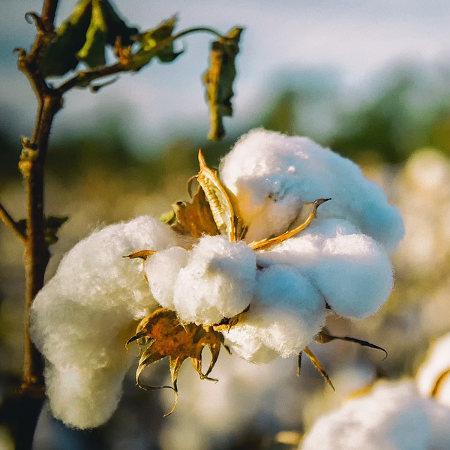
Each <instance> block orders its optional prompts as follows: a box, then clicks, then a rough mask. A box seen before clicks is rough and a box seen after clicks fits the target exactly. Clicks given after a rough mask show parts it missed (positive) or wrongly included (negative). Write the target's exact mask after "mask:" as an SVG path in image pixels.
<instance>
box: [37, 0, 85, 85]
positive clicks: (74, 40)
mask: <svg viewBox="0 0 450 450" xmlns="http://www.w3.org/2000/svg"><path fill="white" fill-rule="evenodd" d="M91 13H92V2H91V0H81V1H79V2H78V3H77V5H76V6H75V8H74V10H73V12H72V14H71V15H70V16H69V17H68V18H67V19H66V20H65V21H64V22H63V23H62V24H61V25H60V26H59V27H58V28H57V30H56V33H55V35H54V37H53V38H52V40H51V42H50V43H49V44H48V46H47V48H46V50H45V51H44V52H43V53H42V55H41V57H40V58H39V66H40V69H41V72H42V74H43V75H44V76H46V77H54V76H62V75H64V74H65V73H67V72H68V71H69V70H73V69H75V67H76V66H77V65H78V58H77V53H78V51H79V50H80V49H81V48H82V47H83V45H84V43H85V41H86V32H87V30H88V28H89V24H90V21H91Z"/></svg>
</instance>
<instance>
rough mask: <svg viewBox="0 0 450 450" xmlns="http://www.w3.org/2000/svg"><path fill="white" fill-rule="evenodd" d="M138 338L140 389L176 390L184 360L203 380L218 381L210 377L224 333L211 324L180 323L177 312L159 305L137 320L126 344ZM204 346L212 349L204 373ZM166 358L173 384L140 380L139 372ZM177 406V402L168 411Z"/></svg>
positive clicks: (137, 372) (138, 377)
mask: <svg viewBox="0 0 450 450" xmlns="http://www.w3.org/2000/svg"><path fill="white" fill-rule="evenodd" d="M134 341H137V342H138V345H139V347H140V358H139V364H138V368H137V370H136V384H137V385H138V386H139V387H140V388H142V389H163V388H170V389H173V390H174V392H175V393H176V394H177V393H178V385H177V382H178V373H179V371H180V368H181V365H182V364H183V362H184V361H185V360H186V359H191V361H192V364H193V366H194V368H195V370H196V371H197V373H198V374H199V376H200V378H201V379H202V380H212V381H217V380H216V379H214V378H210V377H209V374H210V373H211V371H212V370H213V368H214V366H215V364H216V362H217V359H218V357H219V353H220V348H221V345H222V344H223V335H222V334H221V333H219V332H217V331H215V330H214V329H213V327H211V326H201V325H195V324H193V323H189V324H182V323H181V322H180V321H179V319H178V317H177V315H176V313H175V312H174V311H171V310H169V309H166V308H159V309H157V310H156V311H154V312H152V313H151V314H149V315H148V316H146V317H145V318H144V319H142V321H141V322H140V323H139V325H138V327H137V330H136V334H135V335H134V336H132V337H131V338H130V339H128V341H127V344H126V345H127V346H128V345H129V344H130V343H132V342H134ZM205 347H208V348H209V350H210V351H211V362H210V364H209V367H208V369H207V370H206V372H203V368H202V352H203V349H204V348H205ZM165 357H168V358H169V368H170V375H171V379H172V386H148V385H146V384H143V383H142V382H141V374H142V372H143V371H144V370H145V369H146V368H147V367H148V366H150V365H152V364H153V363H154V362H156V361H159V360H160V359H163V358H165ZM175 406H176V401H175V404H174V406H173V408H172V409H171V411H170V412H169V413H167V414H166V415H169V414H171V413H172V412H173V411H174V409H175Z"/></svg>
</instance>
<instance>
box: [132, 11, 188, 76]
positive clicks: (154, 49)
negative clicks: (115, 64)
mask: <svg viewBox="0 0 450 450" xmlns="http://www.w3.org/2000/svg"><path fill="white" fill-rule="evenodd" d="M176 23H177V17H176V16H173V17H171V18H169V19H167V20H164V21H163V22H161V23H160V24H159V25H158V26H157V27H155V28H152V29H151V30H148V31H145V32H144V33H141V34H139V35H137V36H136V37H135V40H136V42H138V43H139V45H140V47H139V48H138V50H137V51H136V52H135V53H134V54H133V55H131V56H130V60H129V62H128V69H129V70H134V71H138V70H140V69H142V67H144V66H145V65H147V64H148V63H149V62H150V61H151V60H152V59H153V58H155V57H157V58H158V59H159V60H160V61H161V62H163V63H168V62H172V61H173V60H174V59H176V58H177V57H178V56H179V55H181V53H182V51H179V52H176V51H175V49H174V35H173V31H174V28H175V25H176Z"/></svg>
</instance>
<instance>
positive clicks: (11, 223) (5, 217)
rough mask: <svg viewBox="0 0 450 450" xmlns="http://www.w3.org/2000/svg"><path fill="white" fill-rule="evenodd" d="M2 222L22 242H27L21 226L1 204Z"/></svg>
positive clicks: (0, 216)
mask: <svg viewBox="0 0 450 450" xmlns="http://www.w3.org/2000/svg"><path fill="white" fill-rule="evenodd" d="M0 220H1V221H2V222H3V223H4V224H5V225H6V227H7V228H9V229H10V230H11V231H12V232H13V233H14V234H15V235H16V236H17V237H18V238H19V239H20V240H21V241H22V242H24V243H25V242H26V241H27V237H26V235H25V233H24V232H23V231H22V230H21V229H20V227H19V224H18V223H17V222H16V221H15V220H14V219H13V218H12V217H11V215H10V214H9V213H8V211H7V210H6V208H5V207H4V206H3V205H2V204H1V203H0Z"/></svg>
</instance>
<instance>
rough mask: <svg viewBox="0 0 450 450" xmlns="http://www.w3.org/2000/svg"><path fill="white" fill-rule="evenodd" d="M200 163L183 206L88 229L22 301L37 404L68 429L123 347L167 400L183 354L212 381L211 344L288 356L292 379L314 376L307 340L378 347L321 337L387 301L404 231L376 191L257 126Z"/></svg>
mask: <svg viewBox="0 0 450 450" xmlns="http://www.w3.org/2000/svg"><path fill="white" fill-rule="evenodd" d="M199 165H200V169H199V172H198V174H197V175H196V176H194V177H193V178H192V179H191V180H190V182H189V191H190V194H191V200H190V201H189V202H178V203H176V204H175V205H174V206H173V210H172V211H171V212H170V213H168V214H166V215H164V216H163V218H162V221H158V220H156V219H154V218H151V217H140V218H137V219H134V220H132V221H130V222H128V223H122V224H116V225H111V226H108V227H106V228H104V229H102V230H98V231H95V232H94V233H93V234H91V235H90V236H89V237H87V238H86V239H84V240H82V241H81V242H79V243H78V244H77V245H76V246H75V247H74V248H73V249H72V250H70V251H69V252H68V254H67V255H66V256H65V257H64V258H63V260H62V261H61V264H60V266H59V268H58V270H57V272H56V275H55V276H54V278H53V279H52V280H50V281H49V282H48V283H47V285H46V286H45V287H44V288H43V289H42V290H41V291H40V293H39V294H38V296H37V297H36V300H35V302H34V304H33V310H32V335H33V339H34V342H35V344H36V345H37V347H38V348H39V350H40V351H41V352H42V353H43V355H44V356H45V358H46V361H47V364H46V383H47V394H48V397H49V401H50V406H51V409H52V411H53V414H54V415H55V416H56V417H57V418H59V419H61V420H63V421H64V422H65V423H66V424H68V425H71V426H74V427H78V428H90V427H95V426H98V425H100V424H102V423H104V422H106V421H107V420H108V419H109V417H110V416H111V415H112V413H113V412H114V410H115V408H116V406H117V403H118V401H119V399H120V395H121V383H122V379H123V377H124V376H125V374H126V372H127V370H128V368H129V367H130V365H131V364H132V363H133V360H134V358H135V355H136V354H135V353H134V352H135V351H136V350H135V347H137V348H138V349H139V360H138V367H137V370H136V383H137V385H138V386H140V387H142V388H143V389H152V388H153V387H152V386H148V385H147V384H145V383H144V381H143V380H142V373H143V372H144V371H145V369H146V368H147V367H148V366H150V365H152V364H153V363H155V362H157V361H159V360H160V359H163V358H165V357H168V359H169V368H170V375H171V384H170V385H167V386H162V387H164V388H170V389H173V390H174V391H175V393H177V392H178V386H177V380H178V373H179V370H180V367H181V365H182V363H183V362H184V361H185V360H186V359H190V360H191V361H192V363H193V366H194V369H195V370H196V371H197V372H198V374H199V376H200V378H201V379H209V380H215V379H214V378H212V377H211V376H210V375H211V372H212V370H213V368H214V366H215V364H216V362H217V360H218V357H219V353H220V351H221V349H222V348H225V349H226V350H228V351H229V352H231V353H232V354H236V355H238V356H240V357H241V358H243V359H245V360H248V361H252V362H256V363H263V362H267V361H270V360H272V359H274V358H276V357H280V356H281V357H283V358H288V357H292V356H298V364H299V369H300V363H301V356H302V355H303V354H306V355H307V356H308V357H309V358H310V360H311V361H312V363H313V364H314V365H315V366H316V368H317V369H318V370H319V371H320V372H321V373H322V375H323V376H324V377H325V378H326V379H327V380H328V381H329V378H328V375H327V374H326V372H325V370H324V368H323V367H322V365H321V363H320V362H319V360H318V359H317V357H316V356H315V355H314V353H313V352H312V350H311V348H310V344H311V343H312V342H319V343H326V342H329V341H330V340H333V339H345V340H350V341H356V342H359V343H361V344H363V345H369V346H372V347H375V348H379V347H377V346H374V345H373V344H369V343H367V342H365V341H360V340H358V339H354V338H349V337H336V336H333V335H331V334H330V333H329V332H328V330H327V329H326V328H325V320H326V317H327V315H328V314H331V313H334V314H337V315H339V316H342V317H346V318H350V319H359V318H364V317H368V316H370V315H371V314H373V313H375V312H376V311H377V310H378V309H379V308H380V307H381V305H382V304H383V303H384V302H385V301H386V299H387V298H388V296H389V294H390V291H391V289H392V284H393V275H392V266H391V263H390V253H391V252H392V251H393V250H394V249H395V247H396V245H397V244H398V242H399V241H400V239H401V238H402V235H403V222H402V219H401V216H400V214H399V212H398V211H397V209H396V208H395V207H394V206H392V205H390V204H389V203H388V201H387V199H386V196H385V195H384V193H383V192H382V190H381V189H380V188H378V187H377V186H376V185H375V184H373V183H371V182H370V181H369V180H367V179H366V178H365V177H364V176H363V175H362V173H361V171H360V170H359V168H358V167H357V166H356V165H355V164H353V163H352V162H351V161H349V160H347V159H345V158H342V157H341V156H339V155H338V154H336V153H334V152H333V151H331V150H330V149H325V148H322V147H321V146H320V145H318V144H316V143H314V142H313V141H311V140H310V139H308V138H304V137H288V136H285V135H282V134H279V133H275V132H270V131H266V130H262V129H257V130H253V131H250V132H249V133H248V134H247V135H245V136H243V137H241V139H240V140H239V141H238V142H237V144H236V145H235V146H234V148H233V149H232V150H231V151H230V152H229V153H228V154H227V155H226V156H225V157H224V158H223V160H222V161H221V164H220V168H219V171H218V172H217V171H215V170H213V169H211V168H209V167H208V165H207V164H206V162H205V159H204V157H203V154H202V152H201V151H200V152H199ZM123 256H127V257H126V258H123ZM133 330H134V331H133ZM125 344H126V345H125ZM135 344H137V345H136V346H135ZM205 347H206V348H208V349H209V350H210V352H211V355H212V357H211V361H210V364H209V367H208V368H206V369H205V368H203V367H202V352H203V350H204V348H205ZM329 382H330V384H331V381H329ZM172 410H173V408H172ZM172 410H171V411H169V413H170V412H172Z"/></svg>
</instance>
